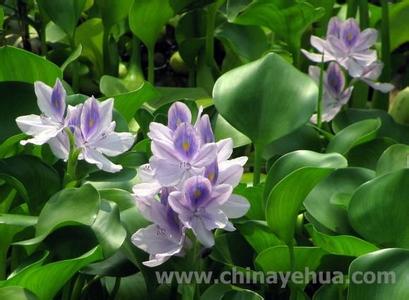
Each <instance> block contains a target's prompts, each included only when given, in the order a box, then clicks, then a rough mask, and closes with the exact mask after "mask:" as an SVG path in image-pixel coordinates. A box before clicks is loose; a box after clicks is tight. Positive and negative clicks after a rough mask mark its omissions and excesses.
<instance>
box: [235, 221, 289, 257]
mask: <svg viewBox="0 0 409 300" xmlns="http://www.w3.org/2000/svg"><path fill="white" fill-rule="evenodd" d="M235 226H236V227H237V229H238V230H239V232H240V233H241V235H242V236H243V237H244V238H245V239H246V241H247V242H248V243H249V244H250V245H251V246H252V247H253V248H254V250H256V252H257V253H260V252H261V251H263V250H265V249H267V248H270V247H273V246H278V245H282V244H283V242H282V241H280V239H279V238H277V237H276V236H275V234H274V233H273V232H272V231H271V229H270V227H268V226H267V224H266V223H265V222H261V221H247V222H244V223H239V224H236V225H235Z"/></svg>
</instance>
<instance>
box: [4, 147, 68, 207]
mask: <svg viewBox="0 0 409 300" xmlns="http://www.w3.org/2000/svg"><path fill="white" fill-rule="evenodd" d="M0 178H2V179H3V180H5V181H6V182H7V183H9V184H10V185H11V186H12V187H14V188H15V189H16V190H17V192H18V193H19V194H20V196H21V197H22V198H23V199H24V200H25V201H26V202H27V204H28V206H29V208H30V210H31V212H32V213H34V214H36V213H38V212H39V211H40V209H41V208H42V207H43V205H44V203H45V202H46V201H47V200H48V198H49V197H51V196H52V195H53V194H55V193H56V192H57V191H58V190H59V189H60V187H61V182H60V178H59V175H58V173H57V171H56V170H54V169H53V168H52V167H50V166H49V165H46V164H45V163H43V162H42V161H41V160H40V159H39V158H37V157H34V156H28V155H27V156H26V155H22V156H14V157H10V158H6V159H2V160H0Z"/></svg>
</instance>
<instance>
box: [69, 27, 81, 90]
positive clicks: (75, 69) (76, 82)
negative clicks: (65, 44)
mask: <svg viewBox="0 0 409 300" xmlns="http://www.w3.org/2000/svg"><path fill="white" fill-rule="evenodd" d="M70 45H71V51H75V49H76V46H75V39H74V35H73V36H72V37H70ZM78 68H79V64H78V62H77V61H73V62H72V89H73V90H74V91H75V92H78V89H79V83H80V77H79V73H78Z"/></svg>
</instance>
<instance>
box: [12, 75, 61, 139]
mask: <svg viewBox="0 0 409 300" xmlns="http://www.w3.org/2000/svg"><path fill="white" fill-rule="evenodd" d="M34 89H35V94H36V96H37V105H38V107H39V108H40V111H41V115H40V116H39V115H28V116H21V117H18V118H17V119H16V122H17V126H18V127H19V128H20V129H21V131H23V132H24V133H25V134H27V135H31V136H32V138H30V139H28V140H24V141H21V144H22V145H25V144H27V143H31V144H35V145H43V144H45V143H47V142H49V141H50V140H51V139H53V138H54V137H56V136H57V135H58V134H59V133H60V132H61V131H62V130H63V129H64V126H65V121H64V114H65V107H66V104H65V97H66V92H65V90H64V87H63V86H62V83H61V81H60V80H59V79H57V80H56V82H55V85H54V87H53V88H51V87H49V86H47V85H46V84H44V83H42V82H40V81H36V82H35V83H34Z"/></svg>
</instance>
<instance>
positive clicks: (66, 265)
mask: <svg viewBox="0 0 409 300" xmlns="http://www.w3.org/2000/svg"><path fill="white" fill-rule="evenodd" d="M101 258H102V252H101V249H100V248H98V247H96V248H94V249H92V250H90V251H89V252H87V253H85V254H84V255H82V256H80V257H77V258H73V259H67V260H62V261H56V262H52V263H49V264H45V265H42V263H40V264H32V265H30V266H28V267H27V268H25V269H23V270H22V271H21V272H18V273H17V274H16V275H14V276H13V277H11V278H9V279H8V280H7V281H0V288H1V287H11V286H20V287H23V288H26V289H27V290H29V291H31V292H32V293H34V294H35V295H36V296H37V297H38V298H39V299H53V298H54V296H55V295H56V294H57V293H58V291H59V290H60V289H61V288H62V287H63V286H64V284H65V283H66V282H67V281H68V280H69V279H70V278H71V277H72V276H73V275H74V274H75V273H76V272H77V271H78V270H80V269H81V268H82V267H84V266H86V265H88V264H89V263H91V262H94V261H96V260H99V259H101Z"/></svg>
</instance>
